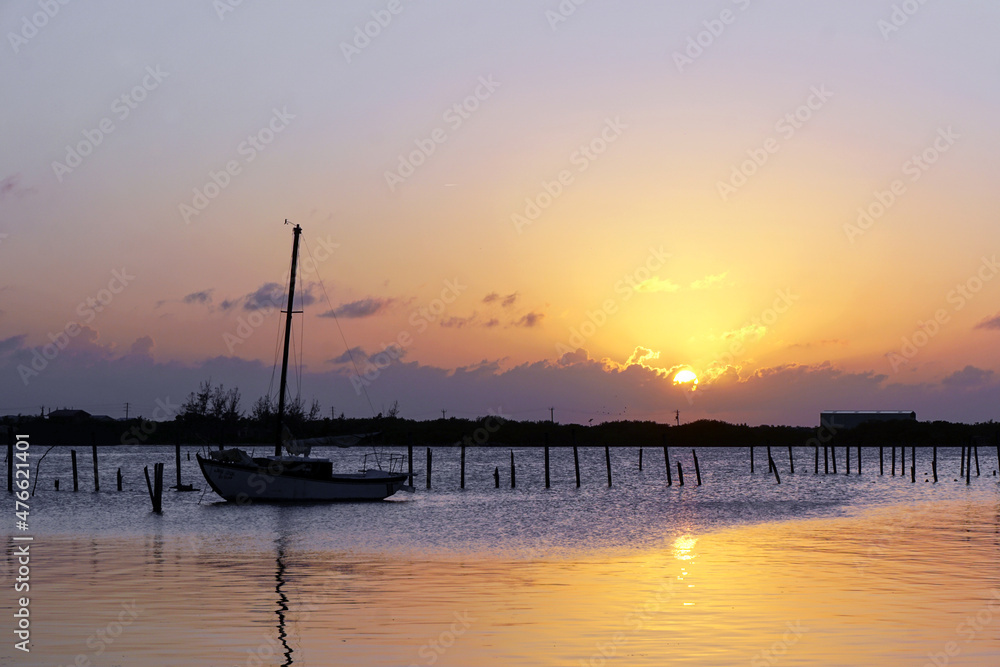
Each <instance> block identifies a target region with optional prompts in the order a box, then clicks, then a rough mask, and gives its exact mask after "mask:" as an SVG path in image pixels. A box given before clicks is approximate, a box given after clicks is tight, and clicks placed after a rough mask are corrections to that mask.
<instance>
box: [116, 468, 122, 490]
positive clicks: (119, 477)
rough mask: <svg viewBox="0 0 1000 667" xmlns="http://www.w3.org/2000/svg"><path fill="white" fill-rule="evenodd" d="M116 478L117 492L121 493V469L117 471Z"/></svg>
mask: <svg viewBox="0 0 1000 667" xmlns="http://www.w3.org/2000/svg"><path fill="white" fill-rule="evenodd" d="M117 477H118V490H119V491H121V490H122V469H121V468H119V469H118V475H117Z"/></svg>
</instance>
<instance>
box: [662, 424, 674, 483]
mask: <svg viewBox="0 0 1000 667" xmlns="http://www.w3.org/2000/svg"><path fill="white" fill-rule="evenodd" d="M666 442H667V436H663V464H664V465H665V466H666V467H667V486H673V485H674V477H673V472H672V471H671V470H670V447H668V446H667V444H666Z"/></svg>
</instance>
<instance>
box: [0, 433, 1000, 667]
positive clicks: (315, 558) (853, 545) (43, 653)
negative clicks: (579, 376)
mask: <svg viewBox="0 0 1000 667" xmlns="http://www.w3.org/2000/svg"><path fill="white" fill-rule="evenodd" d="M42 451H44V450H41V451H39V449H33V454H34V455H35V461H36V462H37V458H38V456H40V455H41V453H42ZM185 451H187V450H185ZM191 451H192V459H193V451H194V450H193V449H192V450H191ZM989 452H992V455H990V453H988V452H984V451H983V450H982V449H981V451H980V470H981V476H980V477H979V478H976V477H975V475H974V474H973V479H972V484H971V485H970V486H966V485H965V483H964V479H963V480H962V481H961V482H959V481H955V480H956V479H957V478H958V471H959V458H958V450H957V449H951V448H949V449H939V462H938V463H939V468H938V470H939V476H940V480H941V481H940V482H939V483H938V484H936V485H935V484H933V483H931V482H926V481H924V480H925V479H930V450H926V451H925V450H922V449H918V450H917V470H918V472H917V483H915V484H914V483H911V482H910V478H909V475H908V474H907V476H906V477H905V478H904V477H902V476H900V475H899V468H898V466H899V461H898V460H897V476H896V477H891V476H890V475H889V470H890V458H889V450H888V449H887V450H886V458H885V466H886V468H885V470H886V474H885V475H884V476H881V477H880V476H879V475H878V450H877V449H876V450H871V449H866V450H864V452H863V456H864V458H863V463H862V472H863V474H862V475H861V476H860V477H859V476H857V474H856V470H857V468H856V466H857V461H856V450H852V452H851V457H852V463H851V474H850V475H849V476H847V475H844V460H843V456H844V453H843V450H840V451H838V453H837V456H838V462H837V465H838V471H839V474H838V475H837V476H833V475H822V474H821V475H820V476H818V477H817V476H815V475H813V463H814V462H813V451H812V450H811V449H807V448H797V449H796V450H795V464H796V474H794V475H793V474H790V472H789V462H788V452H787V449H780V450H779V449H778V448H775V450H774V454H775V459H776V462H777V464H778V466H779V473H780V475H781V482H782V483H781V484H780V485H777V484H775V482H774V477H773V475H767V474H766V471H767V464H766V459H765V457H764V456H763V454H762V452H761V450H759V449H758V450H757V462H756V463H757V469H756V473H755V474H753V475H751V474H750V473H749V460H748V450H747V449H746V448H743V449H735V448H733V449H728V448H722V449H701V450H699V451H698V458H699V463H700V467H701V474H702V482H703V486H701V487H698V486H696V481H695V473H694V467H693V463H692V456H691V451H690V450H683V451H682V450H677V449H672V450H671V458H672V461H673V462H674V466H675V469H674V486H673V487H669V488H668V487H667V486H666V484H665V481H666V480H665V477H666V475H665V471H664V465H663V464H664V462H663V453H662V450H661V449H646V450H645V451H644V470H643V471H641V472H640V471H639V470H638V457H639V454H638V449H637V448H622V449H614V450H612V452H611V455H612V472H613V481H614V485H613V486H612V487H611V488H608V487H607V477H606V469H605V463H604V450H603V448H601V449H590V448H581V450H580V459H581V461H580V462H581V470H582V476H583V486H582V488H581V489H577V488H576V486H575V480H574V472H573V457H572V450H564V449H553V450H552V454H551V457H552V488H551V489H548V490H546V489H545V488H544V472H543V467H542V462H543V455H542V451H541V449H540V448H535V449H516V450H515V457H516V462H517V488H516V489H514V490H511V489H510V488H509V461H510V459H509V451H508V450H475V449H469V450H467V471H466V490H464V491H461V490H459V488H458V486H459V471H458V466H459V453H458V450H457V449H448V448H435V450H434V471H433V487H434V488H433V489H432V490H431V491H427V490H426V489H425V488H424V486H425V484H424V480H425V477H424V462H425V458H424V456H425V455H424V450H422V449H421V450H419V452H418V455H417V456H416V457H415V458H416V459H417V460H416V464H417V465H416V473H417V480H416V486H417V492H416V493H414V494H403V493H401V494H398V495H397V496H396V497H394V498H393V499H390V500H389V501H386V502H382V503H367V504H338V505H315V506H294V507H293V506H285V507H277V506H247V507H238V506H232V505H229V504H226V503H221V502H217V501H218V498H216V497H215V496H214V494H213V493H212V492H211V491H210V490H209V491H208V492H207V493H205V494H202V493H201V492H197V493H175V492H172V491H169V490H168V491H165V492H164V512H163V514H162V515H161V516H157V515H153V514H152V513H151V512H150V511H149V510H150V505H149V499H148V496H147V493H146V488H145V481H144V479H143V477H142V466H143V465H151V464H152V463H154V462H157V461H162V462H165V463H166V464H167V466H166V473H165V483H166V484H172V483H173V449H172V448H118V449H115V450H114V451H112V450H102V451H101V461H100V465H101V482H102V484H101V486H102V491H101V492H100V493H99V494H95V493H93V492H92V489H93V474H92V464H91V461H90V454H89V448H80V450H78V456H79V462H80V471H81V475H80V486H81V489H82V490H84V489H85V490H86V491H81V492H80V493H76V494H74V493H72V491H68V492H67V491H66V489H67V488H69V489H72V477H71V472H70V465H69V451H68V450H66V449H62V448H60V449H54V450H52V451H51V452H50V453H49V454H48V456H47V457H46V459H45V460H44V461H43V462H42V464H41V472H40V477H39V482H38V487H37V491H36V495H35V497H34V500H33V503H32V515H31V518H32V533H33V534H34V535H35V536H36V542H35V544H34V546H33V547H32V548H33V560H32V565H33V571H32V594H33V601H32V605H33V606H32V614H33V620H34V625H33V628H34V634H33V639H34V642H35V644H34V650H33V651H32V653H31V654H30V656H25V655H23V654H21V653H20V652H15V651H13V650H12V648H11V644H10V642H5V644H4V646H3V649H2V650H0V664H25V665H60V664H73V662H74V660H75V661H77V664H92V665H227V666H228V665H281V664H295V665H340V664H351V665H367V664H371V665H411V664H414V665H432V664H433V665H510V664H527V665H535V664H537V665H567V664H571V665H578V664H587V665H601V664H621V665H633V664H634V665H662V664H674V663H676V664H699V665H728V664H751V665H778V664H782V665H828V664H829V665H837V664H843V665H859V664H886V665H897V664H898V665H910V664H912V665H924V664H934V662H931V658H930V657H928V656H929V654H930V655H936V656H937V657H935V660H937V661H938V662H940V661H941V660H946V661H947V662H946V664H950V665H954V664H964V665H996V664H1000V597H994V596H1000V567H998V565H997V564H998V563H1000V487H998V484H997V481H998V479H1000V478H998V477H995V476H993V475H994V471H995V470H996V469H997V461H996V453H995V451H994V450H993V449H990V450H989ZM326 453H327V454H330V455H331V456H332V457H334V458H335V459H337V460H338V461H339V462H340V469H342V470H350V469H353V468H356V467H357V464H358V462H359V461H360V456H359V452H358V451H357V450H339V449H338V450H334V451H333V452H326ZM897 455H898V450H897ZM909 458H910V451H909V450H907V459H909ZM677 461H680V462H681V464H682V466H683V467H684V473H685V482H686V484H685V486H684V487H682V488H681V487H678V486H677V479H676V462H677ZM909 464H910V461H909V460H908V461H907V465H908V466H909ZM495 466H497V467H499V468H500V472H501V487H502V488H501V489H494V488H493V470H494V467H495ZM119 467H120V468H122V472H123V474H124V476H125V480H126V485H125V490H124V491H122V492H121V493H119V492H117V491H115V490H114V489H115V474H114V471H115V469H117V468H119ZM182 467H183V470H182V474H183V477H184V481H185V482H188V483H190V482H193V483H194V484H195V486H197V487H201V488H204V487H205V486H206V485H205V484H204V482H203V480H202V479H201V475H200V473H199V471H198V469H197V464H196V462H195V461H194V460H192V461H190V462H189V461H187V460H186V457H185V459H184V460H183V466H182ZM820 469H821V471H822V469H823V462H822V460H821V461H820ZM974 471H975V468H973V472H974ZM56 478H58V479H59V480H60V482H61V488H62V490H61V491H59V492H58V493H57V492H55V491H54V490H53V480H54V479H56ZM7 551H8V554H10V553H11V551H12V549H11V548H10V547H8V549H7ZM12 573H13V568H12V558H11V556H10V555H8V558H7V559H6V560H5V561H4V570H3V572H2V574H3V576H4V578H5V588H7V590H9V588H10V587H9V583H8V582H9V581H10V578H11V576H12ZM991 600H995V602H993V603H991ZM10 601H11V597H10V594H8V595H5V596H3V597H2V598H0V606H3V605H6V606H3V611H4V614H5V615H6V614H8V613H9V609H10V607H11V605H10V604H9V602H10ZM7 617H8V618H9V616H7ZM970 619H971V620H970ZM15 653H17V655H16V656H15V655H14V654H15ZM949 653H950V655H949ZM937 654H940V655H937ZM79 656H83V657H82V658H81V657H79Z"/></svg>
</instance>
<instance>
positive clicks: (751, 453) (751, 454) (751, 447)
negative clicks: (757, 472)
mask: <svg viewBox="0 0 1000 667" xmlns="http://www.w3.org/2000/svg"><path fill="white" fill-rule="evenodd" d="M750 474H751V475H752V474H753V445H750Z"/></svg>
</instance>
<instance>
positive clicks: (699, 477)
mask: <svg viewBox="0 0 1000 667" xmlns="http://www.w3.org/2000/svg"><path fill="white" fill-rule="evenodd" d="M691 456H692V458H694V474H695V476H696V477H697V478H698V486H701V468H699V467H698V455H697V454H695V452H694V450H693V449H692V450H691Z"/></svg>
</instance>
